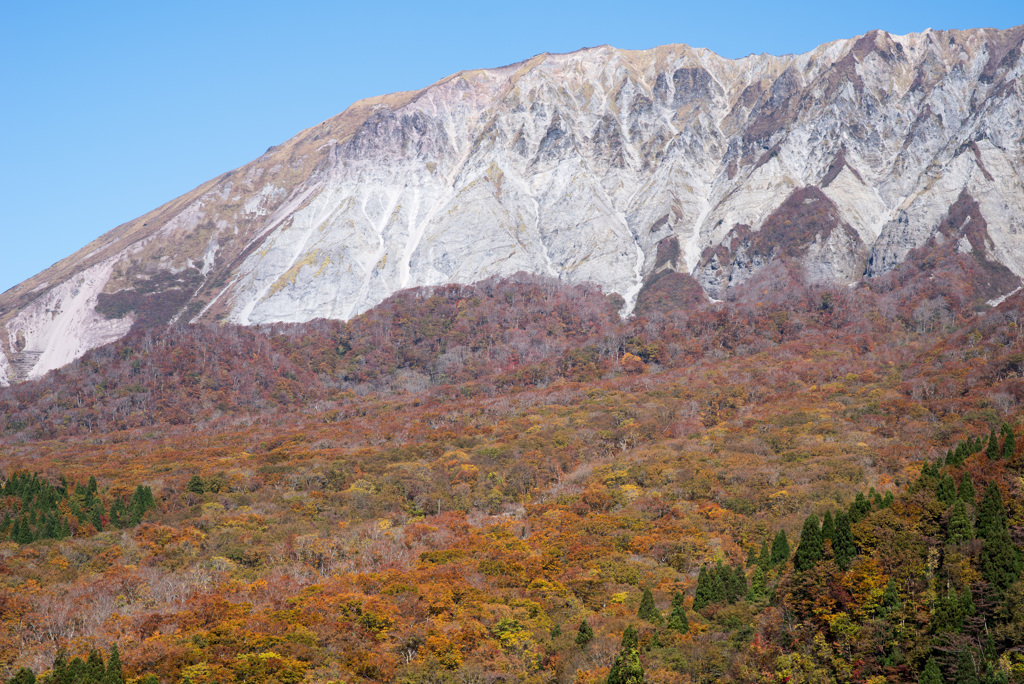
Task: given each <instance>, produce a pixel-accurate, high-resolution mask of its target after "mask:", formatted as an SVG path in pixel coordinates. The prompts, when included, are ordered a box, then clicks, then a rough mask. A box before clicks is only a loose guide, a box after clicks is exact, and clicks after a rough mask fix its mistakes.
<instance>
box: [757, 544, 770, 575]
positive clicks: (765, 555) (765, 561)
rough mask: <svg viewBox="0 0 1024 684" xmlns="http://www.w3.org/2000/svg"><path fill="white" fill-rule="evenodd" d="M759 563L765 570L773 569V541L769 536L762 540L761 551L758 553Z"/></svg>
mask: <svg viewBox="0 0 1024 684" xmlns="http://www.w3.org/2000/svg"><path fill="white" fill-rule="evenodd" d="M757 565H758V566H759V567H760V568H761V569H762V570H764V571H765V572H768V571H769V570H771V569H772V542H771V540H770V539H769V538H768V537H765V538H764V541H763V542H761V552H760V553H758V554H757Z"/></svg>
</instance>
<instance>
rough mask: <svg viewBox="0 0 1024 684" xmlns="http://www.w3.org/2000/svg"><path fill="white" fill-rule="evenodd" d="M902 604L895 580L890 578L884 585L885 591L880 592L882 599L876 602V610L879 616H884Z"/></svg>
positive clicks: (896, 609) (893, 611) (898, 608)
mask: <svg viewBox="0 0 1024 684" xmlns="http://www.w3.org/2000/svg"><path fill="white" fill-rule="evenodd" d="M902 605H903V604H902V603H900V594H899V591H898V590H897V588H896V580H894V579H892V578H890V579H889V582H888V584H886V585H885V592H884V593H883V594H882V601H881V603H879V604H878V611H877V612H878V614H879V615H880V616H882V617H885V616H887V615H890V614H892V613H895V612H897V611H899V610H900V608H901V607H902Z"/></svg>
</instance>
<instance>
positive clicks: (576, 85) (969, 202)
mask: <svg viewBox="0 0 1024 684" xmlns="http://www.w3.org/2000/svg"><path fill="white" fill-rule="evenodd" d="M1022 42H1024V26H1022V27H1017V28H1014V29H1009V30H1006V31H999V30H992V29H977V30H969V31H942V32H940V31H931V30H928V31H925V32H923V33H919V34H912V35H907V36H894V35H890V34H888V33H885V32H882V31H872V32H871V33H868V34H866V35H863V36H860V37H857V38H853V39H849V40H841V41H836V42H833V43H828V44H826V45H822V46H820V47H818V48H816V49H814V50H812V51H811V52H808V53H806V54H803V55H787V56H782V57H776V56H770V55H751V56H749V57H745V58H743V59H739V60H729V59H725V58H722V57H719V56H718V55H716V54H714V53H712V52H710V51H708V50H703V49H694V48H690V47H687V46H685V45H668V46H663V47H659V48H655V49H652V50H645V51H627V50H618V49H615V48H612V47H608V46H604V47H598V48H592V49H586V50H581V51H579V52H574V53H571V54H565V55H551V54H543V55H538V56H536V57H534V58H532V59H530V60H527V61H525V62H521V63H519V64H514V65H511V66H507V67H502V68H499V69H487V70H478V71H466V72H460V73H458V74H455V75H453V76H450V77H448V78H445V79H443V80H442V81H439V82H438V83H435V84H434V85H432V86H430V87H428V88H425V89H423V90H420V91H416V92H406V93H396V94H392V95H387V96H383V97H377V98H372V99H369V100H363V101H360V102H357V103H356V104H354V105H352V106H351V107H350V108H349V109H347V110H346V111H345V112H343V113H342V114H340V115H339V116H337V117H334V118H333V119H330V120H328V121H325V122H323V123H322V124H320V125H318V126H315V127H313V128H310V129H308V130H306V131H303V132H302V133H300V134H299V135H297V136H296V137H294V138H292V139H291V140H289V141H288V142H286V143H284V144H282V145H280V146H277V147H272V148H270V149H269V150H267V152H266V153H265V154H264V155H263V156H262V157H260V158H259V159H256V160H255V161H253V162H251V163H250V164H247V165H246V166H244V167H242V168H240V169H237V170H234V171H231V172H229V173H226V174H224V175H222V176H220V177H218V178H215V179H213V180H211V181H209V182H207V183H205V184H204V185H202V186H200V187H198V188H196V189H195V190H193V191H192V192H190V193H188V194H186V195H184V196H182V197H179V198H177V199H175V200H173V201H172V202H169V203H168V204H166V205H164V206H162V207H160V208H158V209H156V210H154V211H152V212H150V213H149V214H146V215H145V216H142V217H140V218H138V219H136V220H134V221H132V222H129V223H126V224H124V225H122V226H119V227H117V228H115V229H114V230H112V231H110V232H109V233H107V234H106V235H104V236H102V237H101V238H99V239H97V240H96V241H94V242H93V243H91V244H89V245H88V246H86V247H85V248H83V249H81V250H79V251H78V252H76V253H75V254H73V255H72V256H70V257H68V258H66V259H64V260H63V261H61V262H59V263H57V264H55V265H54V266H52V267H50V268H49V269H47V270H46V271H44V272H42V273H40V274H39V275H37V276H35V277H33V278H31V279H29V280H27V281H25V282H24V283H22V284H20V285H18V286H16V287H14V288H12V289H10V290H8V291H7V292H5V293H3V294H2V295H0V325H2V326H3V334H2V335H0V384H8V383H10V382H14V381H19V380H24V379H27V378H33V377H38V376H40V375H42V374H43V373H45V372H46V371H48V370H51V369H54V368H58V367H60V366H61V365H63V364H65V363H68V362H69V361H71V360H73V359H75V358H77V357H78V356H80V355H81V354H83V353H84V352H85V351H87V350H88V349H91V348H93V347H96V346H99V345H101V344H105V343H107V342H111V341H113V340H116V339H118V338H120V337H122V336H124V335H125V334H126V333H127V332H128V331H129V330H130V329H131V328H132V327H133V326H151V325H158V324H162V323H167V322H171V321H198V320H223V321H227V322H233V323H240V324H245V325H249V324H261V323H269V322H277V321H293V322H297V321H307V320H310V319H313V318H318V317H326V318H336V319H348V318H351V317H353V316H355V315H357V314H359V313H361V312H363V311H365V310H367V309H368V308H370V307H372V306H374V305H375V304H377V303H379V302H380V301H382V300H383V299H384V298H386V297H387V296H389V295H391V294H392V293H394V292H396V291H398V290H401V289H404V288H409V287H417V286H429V285H439V284H444V283H469V282H474V281H477V280H480V279H483V278H486V277H489V276H494V275H510V274H512V273H515V272H518V271H526V272H531V273H537V274H543V275H549V276H552V277H556V278H558V279H560V280H562V281H565V282H570V283H578V282H584V281H591V282H595V283H598V284H599V285H600V286H601V287H602V288H603V289H604V291H605V292H608V293H613V292H614V293H617V294H619V295H621V297H622V300H623V305H622V311H623V313H628V312H630V311H632V309H633V307H634V306H635V305H636V303H637V299H638V296H640V295H641V292H642V290H643V289H644V287H645V286H646V285H650V284H651V283H653V282H655V280H656V278H655V277H654V276H656V275H659V274H662V273H664V272H665V271H675V272H678V273H680V274H684V275H688V276H692V277H693V278H694V279H695V280H696V281H697V283H699V284H700V287H701V288H702V289H703V290H704V292H705V293H706V294H707V295H708V296H710V297H712V298H717V299H722V298H726V297H728V296H729V292H730V290H731V289H732V288H734V287H736V286H738V285H740V284H742V283H743V282H744V281H746V280H747V279H748V278H750V277H751V276H752V275H754V274H755V273H757V272H758V271H759V270H761V269H763V268H765V267H767V266H768V265H770V264H772V263H774V262H786V263H789V264H795V265H797V267H798V268H800V269H801V270H802V273H803V274H804V276H805V277H806V278H807V279H809V280H810V281H812V282H821V283H853V282H856V281H858V280H860V279H862V278H865V277H868V278H870V277H874V276H878V275H881V274H883V273H886V272H888V271H890V270H892V269H894V268H896V267H898V266H899V265H900V264H901V263H903V262H905V261H906V260H907V259H908V258H921V254H922V252H924V253H935V254H939V255H941V254H946V255H968V256H970V257H971V258H973V259H974V260H976V263H977V265H978V267H979V268H978V273H979V275H978V277H979V278H982V279H984V281H985V282H984V283H983V285H984V286H983V287H981V288H980V290H979V291H981V292H984V293H985V295H986V296H991V298H992V299H993V300H996V299H997V298H998V297H1000V296H1003V295H1005V294H1007V293H1008V292H1010V291H1012V290H1014V289H1015V288H1017V287H1018V286H1019V285H1020V277H1021V276H1022V275H1024V97H1022V92H1021V88H1022V86H1021V78H1020V77H1021V75H1022V72H1024V61H1022V59H1021V45H1022Z"/></svg>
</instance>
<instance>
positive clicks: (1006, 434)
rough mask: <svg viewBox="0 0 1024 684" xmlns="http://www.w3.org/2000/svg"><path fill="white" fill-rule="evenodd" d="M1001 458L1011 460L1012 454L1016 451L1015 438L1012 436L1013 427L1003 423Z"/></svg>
mask: <svg viewBox="0 0 1024 684" xmlns="http://www.w3.org/2000/svg"><path fill="white" fill-rule="evenodd" d="M1002 433H1003V458H1004V459H1006V460H1007V461H1009V460H1012V459H1013V456H1014V454H1015V453H1016V451H1017V440H1016V439H1015V438H1014V436H1013V428H1012V427H1010V426H1009V425H1007V424H1006V423H1003V428H1002Z"/></svg>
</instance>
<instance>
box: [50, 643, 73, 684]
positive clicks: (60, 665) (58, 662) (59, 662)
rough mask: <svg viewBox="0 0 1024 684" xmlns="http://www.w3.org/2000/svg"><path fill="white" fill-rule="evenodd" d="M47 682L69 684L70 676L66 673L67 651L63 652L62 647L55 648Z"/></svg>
mask: <svg viewBox="0 0 1024 684" xmlns="http://www.w3.org/2000/svg"><path fill="white" fill-rule="evenodd" d="M47 684H71V677H70V675H69V674H68V659H67V653H65V651H64V649H63V648H61V649H58V650H57V655H56V656H55V657H54V659H53V668H52V671H51V673H50V677H49V679H48V682H47Z"/></svg>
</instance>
